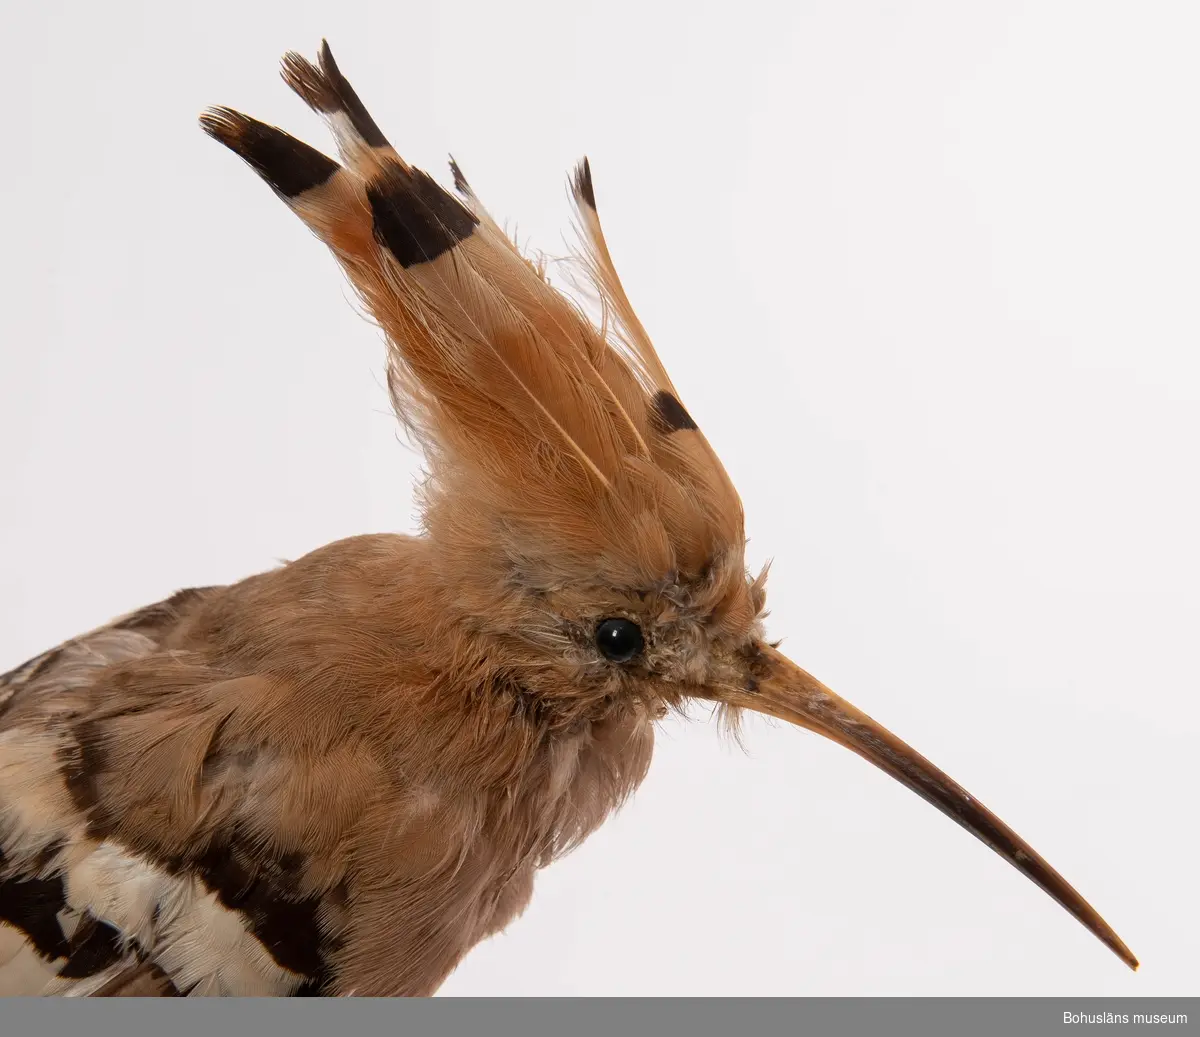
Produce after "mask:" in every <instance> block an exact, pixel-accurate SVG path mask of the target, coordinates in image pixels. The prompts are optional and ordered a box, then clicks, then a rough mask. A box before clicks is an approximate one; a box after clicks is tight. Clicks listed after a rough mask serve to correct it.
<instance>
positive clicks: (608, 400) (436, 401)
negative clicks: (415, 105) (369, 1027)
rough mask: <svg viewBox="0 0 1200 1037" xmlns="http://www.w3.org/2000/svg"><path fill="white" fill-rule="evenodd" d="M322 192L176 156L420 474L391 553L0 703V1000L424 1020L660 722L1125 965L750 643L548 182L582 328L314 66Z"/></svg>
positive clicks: (854, 719) (689, 480) (874, 734)
mask: <svg viewBox="0 0 1200 1037" xmlns="http://www.w3.org/2000/svg"><path fill="white" fill-rule="evenodd" d="M283 74H284V78H285V80H286V81H287V83H288V85H289V86H291V87H292V89H293V90H295V91H296V93H297V94H299V95H300V97H301V98H303V99H304V100H305V101H306V102H307V103H308V104H309V105H310V106H311V107H312V108H313V109H315V110H316V111H318V112H320V113H322V114H323V115H324V116H325V117H326V118H327V120H328V122H329V125H330V126H331V128H332V130H333V131H334V135H335V137H336V139H337V144H338V150H339V153H340V158H341V161H340V163H338V162H334V161H333V160H332V159H329V158H327V157H326V156H325V155H323V154H321V153H320V152H317V151H315V150H314V149H312V148H310V147H309V146H308V145H306V144H303V143H301V142H300V141H297V140H295V139H294V138H292V137H290V136H288V135H287V134H285V133H284V132H282V131H281V130H278V129H275V128H273V127H270V126H266V125H263V124H262V123H259V122H256V121H255V120H253V119H251V118H249V117H247V116H245V115H242V114H240V113H238V112H235V111H232V110H230V109H227V108H217V109H212V110H210V111H209V112H207V113H205V115H204V116H203V117H202V120H201V123H202V125H203V127H204V129H205V130H206V131H207V132H208V133H209V134H211V135H212V136H213V137H215V138H216V139H217V140H219V141H221V142H222V143H224V144H225V145H227V146H228V147H229V148H230V149H232V150H233V151H234V152H235V153H237V154H238V155H240V156H241V157H242V158H243V159H245V160H246V161H247V162H248V163H249V164H250V165H251V166H252V167H253V168H254V169H255V170H256V171H257V172H258V173H259V175H260V176H261V177H262V178H263V179H264V180H265V181H266V182H267V183H268V184H269V185H270V186H271V187H272V188H273V189H274V190H275V192H276V193H277V194H278V195H279V196H280V197H281V198H282V199H283V200H284V201H285V202H286V204H287V205H288V206H289V207H290V208H291V209H292V211H293V212H295V213H296V214H297V215H298V216H299V217H300V218H301V219H302V220H303V221H304V222H305V224H306V225H307V226H308V227H309V228H310V229H311V230H312V231H313V232H314V233H315V234H316V235H317V237H319V238H320V239H321V240H322V241H323V242H325V244H326V245H327V246H328V247H329V248H330V249H331V250H332V251H333V253H334V255H335V256H336V257H337V259H338V260H339V262H340V263H341V264H342V266H343V268H344V269H345V271H346V274H347V275H348V277H349V279H350V282H351V284H352V285H353V286H354V288H355V290H356V291H357V292H358V294H359V295H360V297H361V299H362V301H363V303H364V304H365V306H366V308H367V310H368V311H369V312H370V313H371V314H372V315H373V317H374V318H375V319H376V321H377V322H378V323H379V325H380V327H381V328H382V329H383V331H384V332H385V335H386V339H387V344H388V372H389V388H390V391H391V395H392V398H393V401H394V403H395V407H396V412H397V414H398V416H399V418H400V420H401V421H402V422H403V423H404V425H405V427H406V428H407V429H408V430H409V431H410V432H411V433H412V434H413V436H414V437H415V438H416V440H417V441H418V442H419V443H420V445H421V446H422V448H423V450H424V454H425V458H426V464H427V477H426V478H425V480H424V481H423V483H422V485H421V487H420V489H419V497H420V504H421V508H422V516H423V527H424V528H423V533H422V535H421V536H418V537H406V536H363V537H356V538H352V539H349V540H344V541H341V542H338V543H334V544H331V545H329V546H327V547H324V548H321V549H320V550H317V551H314V552H313V553H311V554H310V555H308V556H306V557H304V558H301V559H300V560H298V561H296V562H292V563H290V564H288V565H285V566H283V567H281V568H279V569H277V570H275V571H272V572H268V573H264V574H261V575H258V576H252V577H250V578H249V579H246V580H243V581H242V582H240V583H237V584H234V585H232V586H228V587H209V588H203V589H195V590H187V591H181V592H180V593H178V594H176V595H175V596H173V597H172V598H169V599H168V600H166V601H164V602H162V603H160V604H158V605H153V606H150V607H148V608H145V609H142V610H141V611H139V612H135V613H132V614H130V615H128V616H125V617H122V618H121V619H118V620H115V621H114V622H112V623H111V624H109V625H108V626H106V627H104V628H102V629H100V630H97V631H94V632H92V633H90V634H85V635H83V636H82V637H79V638H77V639H75V640H73V641H70V642H68V643H66V644H64V645H62V646H60V647H59V648H56V649H54V650H53V651H51V652H48V653H46V654H45V655H43V656H41V657H39V658H37V659H34V660H31V661H30V662H28V663H26V664H24V665H22V666H20V667H18V668H17V669H15V670H13V671H12V672H10V673H8V674H6V675H4V676H3V677H2V678H0V854H2V856H0V921H2V922H3V923H4V924H3V925H2V926H0V990H3V991H4V992H8V993H14V992H37V991H42V992H46V993H73V994H96V995H134V994H138V995H145V994H175V993H184V994H232V995H238V994H358V995H427V994H430V993H432V992H433V991H435V990H436V989H437V988H438V986H439V985H440V984H441V983H442V981H443V980H444V979H445V977H446V976H447V975H448V974H449V973H450V972H451V971H452V970H453V969H454V967H455V966H456V965H457V963H458V962H459V960H460V959H461V958H462V957H463V955H464V954H465V953H466V952H467V951H468V950H470V949H471V947H473V946H474V945H475V944H476V943H477V942H479V941H480V940H482V939H483V938H485V937H486V936H488V935H489V934H491V933H494V932H496V931H497V930H499V929H501V928H503V927H504V926H505V925H506V924H507V923H508V922H509V921H511V920H512V919H513V918H514V917H516V915H518V914H519V913H520V912H521V911H522V910H523V908H524V907H525V905H526V904H527V903H528V901H529V898H530V896H531V893H532V889H533V880H534V874H535V872H536V871H537V870H538V869H539V868H541V867H543V866H545V865H546V864H548V863H549V862H550V861H552V860H554V859H555V858H557V857H559V856H561V855H562V854H563V853H565V852H566V851H568V850H570V849H571V848H572V847H574V846H576V845H578V843H579V842H580V841H581V840H583V839H584V838H586V837H587V836H588V835H589V834H590V833H591V832H592V831H594V830H595V829H596V827H597V826H598V825H600V824H601V823H602V822H603V821H604V820H605V818H606V817H608V816H609V815H610V814H611V813H612V811H613V810H615V809H616V808H617V807H618V806H619V805H620V804H621V803H622V801H623V800H624V799H625V798H626V797H627V796H628V795H629V794H630V793H631V792H633V790H634V789H636V788H637V786H638V784H639V783H640V782H641V780H642V779H643V777H644V776H645V774H646V771H647V768H648V766H649V763H650V756H651V751H652V748H653V737H654V736H653V732H654V723H655V721H656V720H657V719H659V718H661V717H662V716H663V715H665V713H666V712H667V711H668V710H671V709H675V708H679V707H682V706H684V705H685V704H686V703H687V702H688V701H690V700H694V699H701V700H707V701H709V702H712V703H716V704H718V705H719V706H720V707H721V708H722V709H724V710H725V711H727V712H728V713H729V714H731V715H732V717H733V719H736V713H737V711H738V710H740V709H743V708H750V709H754V710H757V711H759V712H762V713H765V714H768V715H771V716H776V717H781V718H783V719H786V720H789V721H791V722H793V723H797V724H800V725H801V726H805V727H808V728H810V729H812V730H815V731H817V732H819V733H821V734H823V735H825V736H826V737H830V738H832V739H834V740H836V741H838V742H840V743H842V744H844V745H846V746H848V747H849V748H851V749H853V750H854V751H855V752H858V753H860V754H861V755H863V756H865V757H866V758H867V759H869V760H871V761H872V762H873V763H875V764H876V765H878V766H880V767H882V768H883V769H884V770H886V771H887V772H888V773H890V774H892V775H893V776H895V777H896V778H898V779H899V780H900V781H902V782H903V783H904V784H906V785H908V786H909V787H910V788H912V789H914V791H916V792H917V793H918V794H919V795H922V796H923V797H925V798H926V799H928V800H929V801H930V802H932V803H934V805H936V806H938V808H939V809H941V810H943V811H945V812H946V813H948V814H949V815H950V816H951V817H952V818H953V819H954V820H955V821H957V822H958V823H959V824H961V825H963V826H964V827H966V828H967V829H968V830H970V831H972V832H973V833H974V834H976V835H977V836H979V837H980V838H981V839H983V840H984V841H985V842H987V843H988V844H989V845H991V846H992V847H993V848H995V849H996V850H997V851H998V852H999V853H1000V854H1001V855H1002V856H1004V857H1005V858H1006V859H1007V860H1009V861H1010V863H1013V864H1014V865H1015V866H1016V867H1017V868H1019V869H1020V870H1021V871H1023V872H1024V873H1025V874H1027V875H1029V876H1030V877H1031V878H1033V879H1034V881H1036V882H1038V883H1039V884H1040V885H1041V886H1042V887H1043V888H1045V889H1046V890H1047V891H1048V892H1049V893H1050V894H1051V895H1052V896H1054V897H1055V898H1056V899H1057V900H1059V902H1060V903H1062V904H1063V905H1064V906H1065V907H1067V909H1068V910H1070V911H1071V912H1072V913H1073V914H1075V915H1076V917H1078V918H1079V919H1080V920H1081V921H1083V922H1084V924H1085V925H1087V926H1088V927H1089V928H1090V929H1092V931H1093V932H1095V933H1096V934H1097V935H1098V936H1099V937H1100V938H1101V939H1102V940H1104V941H1105V942H1106V943H1107V944H1108V945H1109V946H1110V947H1112V948H1113V949H1114V950H1115V951H1116V952H1117V953H1118V954H1119V955H1120V956H1121V957H1122V958H1123V959H1124V960H1125V961H1127V962H1128V963H1129V964H1131V965H1136V962H1135V961H1134V959H1133V957H1132V955H1131V954H1130V952H1129V951H1128V949H1127V948H1126V947H1125V946H1124V944H1122V943H1121V941H1120V940H1119V939H1118V938H1117V936H1116V934H1115V933H1113V932H1112V930H1111V929H1109V928H1108V926H1107V925H1105V923H1104V922H1103V921H1102V920H1101V919H1100V917H1099V916H1098V915H1097V914H1096V913H1095V912H1094V911H1093V910H1092V909H1091V908H1090V907H1088V905H1087V904H1086V903H1084V901H1083V900H1082V899H1081V898H1080V897H1079V895H1078V894H1077V893H1075V892H1074V890H1072V889H1071V888H1070V887H1069V886H1068V885H1067V884H1066V883H1065V882H1064V881H1063V880H1062V879H1061V877H1059V876H1058V875H1057V873H1055V872H1054V871H1053V870H1052V869H1051V868H1050V867H1049V866H1048V865H1047V864H1046V863H1045V862H1044V861H1043V860H1042V859H1041V858H1040V857H1038V856H1037V854H1036V853H1034V851H1033V850H1032V849H1031V848H1030V847H1029V846H1028V845H1027V844H1025V843H1023V842H1022V841H1021V840H1020V839H1019V838H1018V837H1017V836H1016V835H1015V834H1014V833H1013V832H1012V831H1011V830H1010V829H1008V828H1006V827H1005V826H1004V825H1003V824H1002V823H1001V822H999V821H998V820H997V819H996V818H994V817H993V816H992V815H991V814H989V813H988V812H987V811H986V810H985V809H984V808H983V807H982V806H981V805H980V804H978V803H977V802H976V801H975V800H973V799H972V798H971V797H969V796H967V794H966V793H965V792H964V791H963V790H962V789H961V788H959V787H958V786H957V785H955V784H954V783H953V782H952V781H950V779H949V778H947V777H946V776H945V775H944V774H942V773H941V772H940V771H938V770H936V768H934V767H933V766H932V765H931V764H929V763H928V762H927V761H925V760H923V759H922V758H921V757H919V756H918V755H917V754H916V753H914V752H913V751H912V750H911V749H909V748H908V747H907V746H905V745H904V744H903V743H902V742H900V741H899V740H898V739H896V738H895V737H894V736H892V735H890V734H889V733H887V732H886V731H884V730H883V729H882V728H880V727H879V726H878V725H876V724H875V723H874V722H873V721H871V720H870V719H869V718H867V717H865V716H864V715H863V714H861V713H859V712H858V711H856V710H855V709H854V708H853V707H852V706H850V705H848V704H847V703H845V702H843V701H842V700H841V699H839V698H838V697H837V696H835V695H834V694H833V693H832V692H831V691H829V690H828V689H827V688H824V687H823V686H822V685H820V684H819V683H818V682H817V681H815V680H814V679H813V678H811V677H810V676H808V675H807V674H806V673H804V671H802V670H800V669H799V668H798V667H796V666H795V665H794V664H793V663H791V662H790V661H788V660H787V659H786V658H785V657H784V656H782V655H781V654H780V653H779V652H778V651H777V650H776V649H775V648H774V647H773V646H771V645H768V644H766V643H765V642H764V639H763V637H764V635H763V629H762V622H761V619H762V616H763V607H764V603H765V591H764V583H765V573H763V574H761V575H758V576H753V575H751V574H749V573H747V572H746V569H745V562H744V543H745V538H744V532H743V520H742V509H741V503H740V501H739V499H738V496H737V493H736V492H735V490H734V488H733V486H732V484H731V482H730V480H729V477H728V475H727V474H726V472H725V470H724V468H723V467H722V466H721V463H720V462H719V460H718V459H717V457H716V455H715V454H714V452H713V450H712V448H711V447H710V446H709V444H708V442H707V440H706V439H705V438H704V436H703V435H702V434H701V432H700V431H699V429H698V428H697V426H696V423H695V422H694V421H693V420H692V418H691V417H690V416H689V414H688V412H687V410H686V409H685V408H684V406H683V404H682V403H681V401H680V400H679V396H678V393H677V392H676V390H675V388H674V386H673V385H672V384H671V381H670V378H669V377H668V376H667V373H666V371H665V369H664V368H663V365H662V363H661V361H660V360H659V358H658V356H657V354H656V353H655V351H654V348H653V347H652V345H651V344H650V341H649V339H648V338H647V335H646V332H645V330H644V328H643V327H642V326H641V324H640V323H639V321H638V319H637V317H636V315H635V313H634V311H633V308H632V307H631V305H630V303H629V300H628V299H627V297H626V295H625V292H624V289H623V288H622V286H621V283H620V280H619V279H618V277H617V275H616V272H615V270H614V268H613V265H612V261H611V257H610V255H609V252H608V248H607V246H606V244H605V241H604V236H603V233H602V231H601V228H600V222H599V217H598V216H597V210H596V200H595V193H594V187H593V183H592V177H591V171H590V169H589V167H588V165H587V163H586V162H584V163H583V164H582V165H581V166H580V167H579V169H578V170H577V171H576V172H575V175H574V177H573V179H572V190H573V194H574V197H575V200H576V203H577V210H578V219H579V226H580V230H581V233H582V238H583V251H582V255H581V257H580V259H581V261H582V267H583V269H584V270H586V271H587V273H588V274H589V275H590V279H591V282H592V284H593V285H594V286H595V289H596V291H597V293H598V295H599V298H600V302H601V304H602V310H603V319H602V320H601V321H600V322H599V324H597V323H593V322H592V321H591V320H590V319H589V318H588V317H587V316H586V315H585V313H584V311H583V310H582V309H581V308H580V307H579V306H578V305H577V304H575V303H574V302H572V301H571V300H570V299H569V298H568V297H567V296H566V295H564V294H562V293H561V292H559V291H558V290H557V289H556V288H554V287H552V286H551V285H550V284H549V282H548V281H547V280H546V278H545V277H544V276H543V271H542V269H541V268H540V267H539V266H538V265H537V264H535V263H532V262H530V261H529V260H528V259H527V258H525V257H524V256H522V255H521V254H520V252H519V251H518V250H517V248H516V247H515V246H514V245H513V244H512V242H511V241H510V240H509V239H508V238H507V237H506V236H505V235H504V233H503V232H502V231H501V230H500V228H499V227H498V226H497V224H496V223H495V222H494V221H493V220H492V218H491V217H490V216H488V214H487V213H486V212H485V211H484V210H483V208H482V206H481V205H480V204H479V201H478V199H477V198H476V196H475V194H474V192H473V191H472V190H471V188H470V187H469V185H468V184H467V182H466V180H465V178H464V177H463V175H462V172H461V170H459V169H458V167H457V165H453V167H452V171H453V177H454V181H455V186H456V188H457V189H458V192H459V195H460V196H461V198H460V199H456V198H454V197H453V196H452V195H450V194H449V193H447V192H445V191H443V190H442V189H441V188H440V187H438V186H437V184H436V183H435V182H434V181H433V180H432V179H431V178H430V177H429V176H428V175H427V174H425V173H424V172H422V171H420V170H418V169H415V168H414V167H412V166H410V165H409V164H408V163H406V162H405V161H404V160H403V159H402V158H401V157H400V156H399V155H398V154H397V152H396V151H395V150H394V149H393V148H392V146H391V144H390V143H389V142H388V140H387V139H386V138H385V137H384V135H383V134H382V132H380V130H379V128H378V127H377V126H376V125H375V123H374V121H373V120H372V119H371V117H370V115H369V114H368V113H367V111H366V109H365V108H364V107H363V105H362V103H361V101H360V100H359V98H358V97H357V95H356V94H355V93H354V91H353V89H352V88H351V87H350V84H349V83H348V82H347V81H346V79H345V78H344V77H343V76H342V74H341V73H340V71H339V70H338V68H337V66H336V64H335V63H334V60H333V57H332V55H331V53H330V51H329V48H328V46H324V47H323V48H322V52H321V55H320V59H319V63H318V64H315V65H314V64H312V63H310V62H308V61H306V60H305V59H303V58H301V57H299V56H298V55H295V54H289V55H288V56H287V57H286V58H285V59H284V72H283Z"/></svg>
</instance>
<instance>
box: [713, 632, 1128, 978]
mask: <svg viewBox="0 0 1200 1037" xmlns="http://www.w3.org/2000/svg"><path fill="white" fill-rule="evenodd" d="M749 662H750V679H749V682H748V684H747V686H746V688H745V689H744V690H735V689H731V688H723V689H721V690H720V691H719V692H716V693H714V696H713V697H714V698H715V699H717V700H718V701H721V702H727V703H729V704H730V705H733V706H742V707H744V708H746V709H752V710H754V711H755V712H758V713H765V714H766V715H767V716H772V717H778V718H779V719H780V720H786V721H788V722H789V723H792V724H797V725H799V726H800V727H805V728H808V730H810V731H815V732H816V733H817V734H819V735H824V736H825V737H826V738H829V739H832V740H833V741H835V742H837V743H838V744H839V745H844V746H845V747H846V748H847V749H850V750H852V751H853V752H856V753H858V755H859V756H861V757H863V758H864V759H866V760H869V761H870V762H871V763H873V764H875V766H876V767H878V768H880V770H883V771H886V772H887V773H888V774H890V775H891V776H892V777H893V778H895V779H896V780H897V781H899V782H900V783H901V784H902V785H905V786H907V787H908V788H910V789H912V790H913V792H915V793H916V794H917V795H918V796H920V797H921V798H922V799H924V800H926V801H927V802H929V803H932V804H933V805H934V806H935V807H937V808H938V810H940V811H941V812H942V813H943V814H945V815H947V816H948V817H949V818H951V819H952V820H953V821H955V822H957V823H958V824H960V825H962V827H963V828H965V829H966V830H967V831H968V832H970V833H971V834H972V835H974V836H975V837H976V838H978V839H980V840H981V841H983V842H984V843H986V844H987V845H988V846H990V847H991V848H992V849H993V850H995V851H996V853H998V854H999V855H1000V856H1001V857H1003V858H1004V859H1005V860H1006V861H1008V863H1009V864H1011V865H1012V866H1013V867H1014V868H1016V869H1017V870H1018V871H1020V872H1021V873H1022V874H1024V875H1026V876H1028V877H1029V878H1030V879H1032V880H1033V881H1034V882H1036V883H1037V884H1038V885H1039V886H1041V888H1042V889H1043V890H1045V891H1046V892H1047V893H1048V894H1050V896H1052V897H1053V898H1054V899H1055V900H1056V901H1058V903H1059V904H1061V905H1062V906H1063V907H1064V908H1066V909H1067V910H1068V911H1069V912H1071V914H1073V915H1074V916H1075V917H1076V918H1077V919H1079V921H1080V922H1082V923H1083V925H1084V926H1086V927H1087V929H1088V930H1089V931H1090V932H1092V933H1093V934H1095V936H1096V937H1097V938H1098V939H1100V940H1101V941H1103V942H1104V943H1105V944H1106V945H1107V946H1108V947H1109V948H1110V949H1111V950H1112V951H1113V953H1114V954H1116V955H1117V957H1119V958H1120V959H1121V960H1122V961H1123V962H1125V964H1126V965H1128V966H1129V967H1130V968H1131V969H1136V968H1137V967H1138V960H1137V958H1135V957H1134V956H1133V952H1132V951H1130V949H1129V948H1128V947H1126V946H1125V944H1124V942H1123V941H1122V940H1121V938H1120V937H1119V936H1118V935H1117V934H1116V933H1115V932H1113V930H1112V928H1111V927H1110V926H1109V924H1108V923H1107V922H1105V921H1104V919H1103V918H1101V917H1100V915H1099V914H1097V912H1096V910H1095V909H1094V908H1093V907H1092V906H1091V905H1090V904H1089V903H1088V902H1087V901H1086V900H1084V899H1083V897H1081V896H1080V895H1079V894H1078V893H1077V892H1076V891H1075V890H1074V889H1073V888H1072V887H1071V885H1070V884H1069V883H1068V882H1067V881H1066V879H1064V878H1063V877H1062V876H1061V875H1060V874H1059V873H1058V872H1057V871H1055V870H1054V869H1053V868H1052V867H1050V865H1049V864H1047V863H1046V861H1045V860H1044V859H1043V858H1042V857H1041V856H1040V855H1039V854H1038V853H1036V852H1035V851H1034V849H1033V847H1032V846H1030V845H1029V844H1028V843H1027V842H1025V840H1024V839H1022V838H1021V837H1020V836H1019V835H1017V833H1016V832H1014V831H1013V830H1012V829H1011V828H1009V827H1008V825H1006V824H1005V823H1004V822H1003V821H1001V820H1000V818H998V817H997V816H996V815H995V814H993V813H992V812H991V811H990V810H988V809H987V807H985V806H984V805H983V804H982V803H980V802H979V801H978V800H977V799H975V797H974V796H972V795H970V794H969V793H968V792H967V791H966V789H964V788H963V787H962V786H961V785H959V784H958V783H957V782H955V781H954V780H952V779H951V778H950V777H949V776H948V775H947V774H945V773H943V772H942V771H940V770H938V768H937V767H935V766H934V765H933V764H932V763H930V762H929V761H928V760H927V759H925V757H923V756H921V755H920V753H918V752H916V750H914V749H913V748H912V747H911V746H909V745H906V744H905V743H904V742H902V741H901V740H900V739H899V738H897V737H896V736H895V735H894V734H892V733H891V732H890V731H888V730H887V729H886V728H885V727H883V726H882V725H880V724H878V723H876V722H875V721H874V720H872V719H871V718H870V717H869V716H867V715H866V714H865V713H863V712H862V711H861V710H859V709H855V707H854V706H852V705H850V703H849V702H846V701H845V700H844V699H842V698H840V697H839V696H837V695H835V694H834V693H833V692H832V691H830V690H829V689H828V688H827V687H825V685H824V684H822V683H821V682H820V681H819V680H817V679H816V678H815V677H813V676H811V675H810V674H808V673H806V672H805V671H804V670H802V669H801V668H800V667H799V666H797V665H796V664H795V663H794V662H792V661H791V660H790V659H789V658H787V656H785V655H783V654H782V653H780V652H778V651H776V650H775V649H774V648H770V647H768V646H766V645H760V646H757V649H756V651H755V652H754V655H753V657H752V658H751V659H750V660H749Z"/></svg>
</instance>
